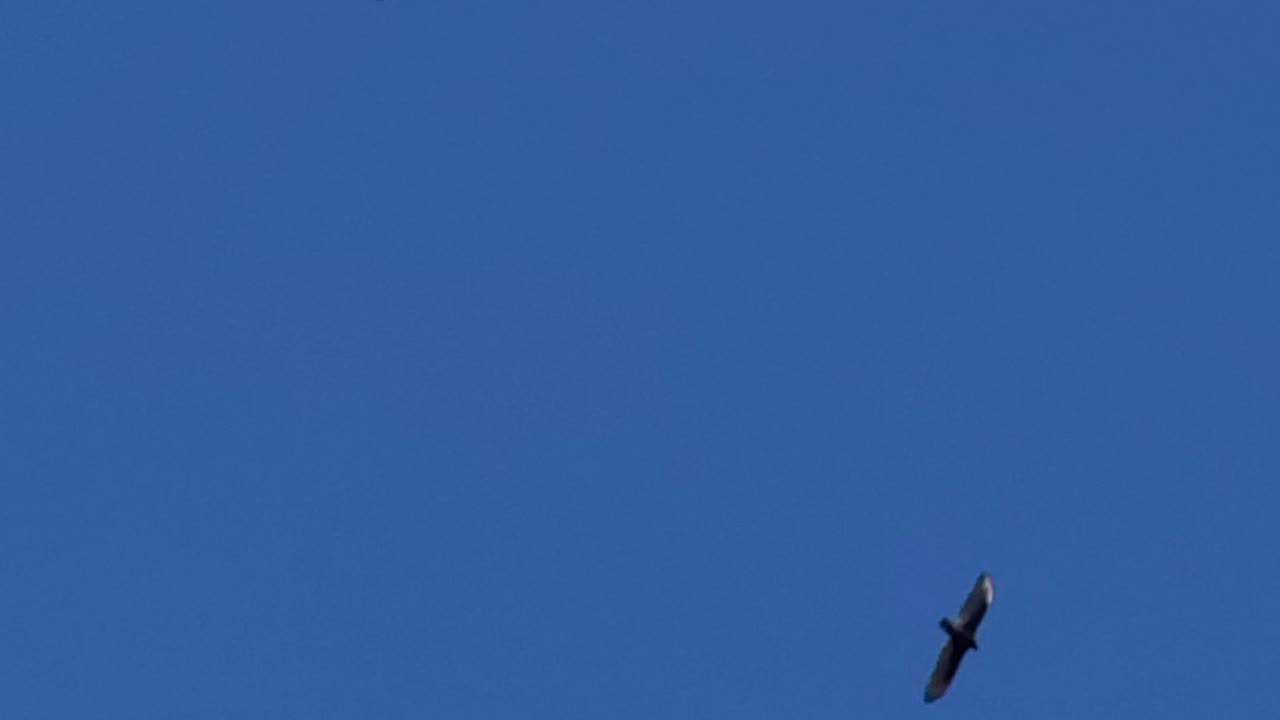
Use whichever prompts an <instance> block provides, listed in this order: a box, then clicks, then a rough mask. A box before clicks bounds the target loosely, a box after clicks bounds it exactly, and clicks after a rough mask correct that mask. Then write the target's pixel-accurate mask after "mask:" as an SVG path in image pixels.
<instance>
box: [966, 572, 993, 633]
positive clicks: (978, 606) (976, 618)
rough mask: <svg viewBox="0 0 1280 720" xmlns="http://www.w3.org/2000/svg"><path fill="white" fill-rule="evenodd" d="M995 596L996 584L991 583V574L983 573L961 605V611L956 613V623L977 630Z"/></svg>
mask: <svg viewBox="0 0 1280 720" xmlns="http://www.w3.org/2000/svg"><path fill="white" fill-rule="evenodd" d="M995 596H996V591H995V586H994V585H992V584H991V575H989V574H987V573H982V574H981V575H979V576H978V581H977V582H975V583H974V584H973V589H972V590H970V591H969V597H968V598H965V601H964V605H962V606H961V607H960V612H959V614H957V615H956V624H957V625H959V626H960V627H962V628H964V629H965V631H966V632H969V633H975V632H977V631H978V625H980V624H981V623H982V618H983V616H985V615H986V614H987V608H988V607H989V606H990V605H991V601H992V600H994V599H995Z"/></svg>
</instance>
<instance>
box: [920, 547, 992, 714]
mask: <svg viewBox="0 0 1280 720" xmlns="http://www.w3.org/2000/svg"><path fill="white" fill-rule="evenodd" d="M993 598H995V588H994V587H993V586H992V584H991V575H989V574H987V573H985V572H984V573H982V574H980V575H978V581H977V582H976V583H974V584H973V589H972V590H970V591H969V597H967V598H965V601H964V605H962V606H961V607H960V612H959V613H957V614H956V616H955V618H942V620H941V621H940V622H939V623H938V624H939V625H940V626H942V629H943V630H945V631H946V633H947V641H946V642H945V643H943V645H942V652H940V653H938V662H937V664H935V665H934V666H933V675H931V676H930V677H929V684H928V685H926V686H925V688H924V701H925V702H927V703H931V702H933V701H934V700H937V699H938V698H940V697H942V696H943V694H944V693H946V692H947V688H948V687H950V686H951V679H952V678H954V677H955V676H956V668H958V667H960V659H961V658H963V657H964V653H965V651H966V650H968V649H969V648H973V649H974V650H977V649H978V642H977V635H978V625H979V624H981V623H982V617H983V616H984V615H986V614H987V608H988V607H990V606H991V600H992V599H993Z"/></svg>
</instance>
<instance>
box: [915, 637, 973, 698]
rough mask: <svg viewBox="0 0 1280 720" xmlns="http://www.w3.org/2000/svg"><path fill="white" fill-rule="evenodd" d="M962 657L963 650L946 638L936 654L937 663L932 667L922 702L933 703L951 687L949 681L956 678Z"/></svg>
mask: <svg viewBox="0 0 1280 720" xmlns="http://www.w3.org/2000/svg"><path fill="white" fill-rule="evenodd" d="M963 657H964V648H962V647H960V646H959V645H957V644H956V643H954V642H952V640H951V638H947V642H946V643H944V644H943V646H942V651H941V652H939V653H938V662H937V663H935V664H934V666H933V674H932V675H930V676H929V684H928V685H926V686H925V688H924V701H925V702H927V703H930V702H933V701H934V700H937V699H938V698H940V697H942V696H943V695H944V694H946V692H947V688H948V687H950V686H951V679H952V678H954V677H955V676H956V669H957V668H959V667H960V660H961V658H963Z"/></svg>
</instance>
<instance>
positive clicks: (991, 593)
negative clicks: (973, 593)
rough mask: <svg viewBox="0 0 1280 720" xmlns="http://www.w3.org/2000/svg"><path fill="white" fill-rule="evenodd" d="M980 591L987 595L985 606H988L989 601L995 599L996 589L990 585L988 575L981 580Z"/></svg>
mask: <svg viewBox="0 0 1280 720" xmlns="http://www.w3.org/2000/svg"><path fill="white" fill-rule="evenodd" d="M982 590H983V592H985V593H986V594H987V604H988V605H990V604H991V601H992V600H995V599H996V588H995V586H994V585H992V584H991V576H990V575H988V576H986V577H985V578H983V579H982Z"/></svg>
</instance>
